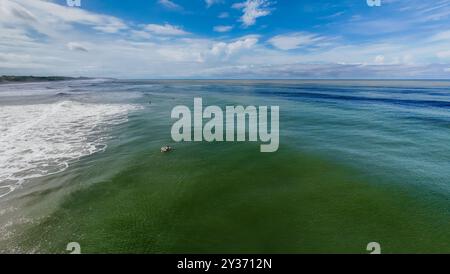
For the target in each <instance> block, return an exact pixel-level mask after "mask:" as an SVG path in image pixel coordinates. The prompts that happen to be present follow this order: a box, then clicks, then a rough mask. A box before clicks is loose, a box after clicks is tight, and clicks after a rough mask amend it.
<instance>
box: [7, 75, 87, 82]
mask: <svg viewBox="0 0 450 274" xmlns="http://www.w3.org/2000/svg"><path fill="white" fill-rule="evenodd" d="M86 79H91V78H88V77H76V78H75V77H65V76H43V77H40V76H8V75H3V76H0V83H16V82H48V81H65V80H86Z"/></svg>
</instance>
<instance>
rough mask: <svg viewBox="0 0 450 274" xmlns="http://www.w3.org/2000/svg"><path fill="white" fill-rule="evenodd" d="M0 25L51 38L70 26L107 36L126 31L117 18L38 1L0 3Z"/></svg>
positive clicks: (26, 0)
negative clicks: (106, 34) (85, 27)
mask: <svg viewBox="0 0 450 274" xmlns="http://www.w3.org/2000/svg"><path fill="white" fill-rule="evenodd" d="M0 24H5V25H16V26H20V27H21V28H22V29H32V30H35V31H37V32H39V33H41V34H45V35H47V36H54V35H56V34H57V31H58V30H63V29H68V28H70V27H71V25H72V24H80V25H86V26H90V27H92V28H93V29H95V30H98V31H101V32H107V33H116V32H119V31H121V30H125V29H127V28H128V26H127V25H126V24H125V23H124V22H123V21H122V20H120V19H118V18H116V17H112V16H107V15H100V14H95V13H92V12H88V11H86V10H83V9H76V8H69V7H66V6H61V5H57V4H54V3H52V2H47V1H40V0H21V1H20V2H19V1H15V0H1V2H0Z"/></svg>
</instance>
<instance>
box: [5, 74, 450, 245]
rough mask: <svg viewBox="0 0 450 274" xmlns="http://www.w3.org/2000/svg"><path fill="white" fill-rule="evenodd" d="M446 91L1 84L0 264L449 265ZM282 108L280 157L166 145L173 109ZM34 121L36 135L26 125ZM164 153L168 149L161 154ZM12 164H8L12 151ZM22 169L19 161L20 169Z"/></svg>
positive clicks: (255, 148) (417, 84) (409, 84)
mask: <svg viewBox="0 0 450 274" xmlns="http://www.w3.org/2000/svg"><path fill="white" fill-rule="evenodd" d="M449 89H450V82H446V81H144V80H142V81H136V80H133V81H118V80H90V81H72V82H70V81H69V82H54V83H36V84H14V85H2V86H0V114H1V117H2V124H1V126H2V129H3V132H4V133H3V135H1V136H0V140H1V142H2V143H3V144H5V146H3V147H5V148H8V149H2V150H1V151H0V155H1V156H0V157H1V159H2V164H1V166H0V172H1V173H0V179H1V180H0V196H2V197H1V198H0V206H1V210H0V231H1V232H2V237H1V239H0V250H1V251H2V252H38V253H41V252H43V253H47V252H57V253H64V252H66V251H65V247H66V245H67V243H69V242H72V241H75V242H79V243H80V245H81V246H82V251H84V252H92V253H97V252H126V253H140V252H144V253H170V252H177V253H179V252H182V253H191V252H196V253H199V252H200V253H210V252H213V253H216V252H226V253H227V252H238V253H247V252H256V253H306V252H313V253H365V252H366V250H365V248H366V245H367V243H369V242H373V241H376V242H379V243H380V244H381V246H382V250H383V252H387V253H399V252H402V253H405V252H406V253H416V252H434V253H435V252H450V245H449V240H450V229H449V228H450V222H449V220H450V219H449V215H450V211H449V210H450V203H449V197H450V185H449V183H450V181H449V178H450V164H449V163H450V161H449V159H450V148H449V144H450V142H449V141H450V134H449V133H450V112H449V111H448V108H449V106H450V96H449V95H450V93H449ZM194 97H202V98H203V103H204V105H219V106H221V107H222V108H223V107H224V106H226V105H236V104H241V105H256V106H258V105H277V106H280V149H279V151H278V152H276V153H272V154H262V153H260V152H259V143H206V142H201V143H174V142H173V141H172V140H171V136H170V128H171V126H172V124H173V122H174V121H173V120H171V119H170V111H171V110H172V108H173V107H174V106H176V105H180V104H182V105H187V106H190V107H191V108H192V105H193V98H194ZM31 121H34V122H31ZM163 145H171V146H173V147H174V148H175V150H174V151H173V152H172V153H170V154H161V153H160V151H159V149H160V147H161V146H163ZM13 152H14V153H13ZM17 155H19V156H20V157H17Z"/></svg>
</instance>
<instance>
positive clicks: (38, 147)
mask: <svg viewBox="0 0 450 274" xmlns="http://www.w3.org/2000/svg"><path fill="white" fill-rule="evenodd" d="M136 108H137V106H133V105H124V104H86V103H79V102H73V101H64V102H58V103H54V104H36V105H22V106H0V198H1V197H3V196H5V195H7V194H9V193H11V192H12V191H14V190H15V189H17V188H18V187H20V186H21V185H22V184H23V183H24V182H26V181H27V180H29V179H32V178H37V177H42V176H47V175H50V174H55V173H58V172H61V171H64V170H65V169H66V168H67V167H68V166H69V163H70V162H71V161H74V160H76V159H79V158H80V157H83V156H87V155H90V154H93V153H96V152H98V151H102V150H104V149H105V148H106V143H105V141H106V138H107V137H108V135H107V129H108V128H109V127H110V126H112V125H115V124H118V123H123V122H125V121H127V117H128V115H127V114H128V113H129V111H131V110H134V109H136Z"/></svg>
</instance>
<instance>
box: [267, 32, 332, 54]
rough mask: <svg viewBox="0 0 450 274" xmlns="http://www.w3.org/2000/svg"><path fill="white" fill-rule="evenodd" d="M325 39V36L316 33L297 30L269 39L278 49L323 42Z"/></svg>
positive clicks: (289, 48) (295, 47) (296, 47)
mask: <svg viewBox="0 0 450 274" xmlns="http://www.w3.org/2000/svg"><path fill="white" fill-rule="evenodd" d="M324 40H325V38H324V37H322V36H319V35H316V34H310V33H304V32H296V33H289V34H284V35H277V36H274V37H272V38H271V39H269V41H268V42H269V43H270V44H271V45H272V46H274V47H276V48H278V49H281V50H291V49H298V48H301V47H305V46H309V45H314V44H318V43H319V42H323V41H324Z"/></svg>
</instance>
